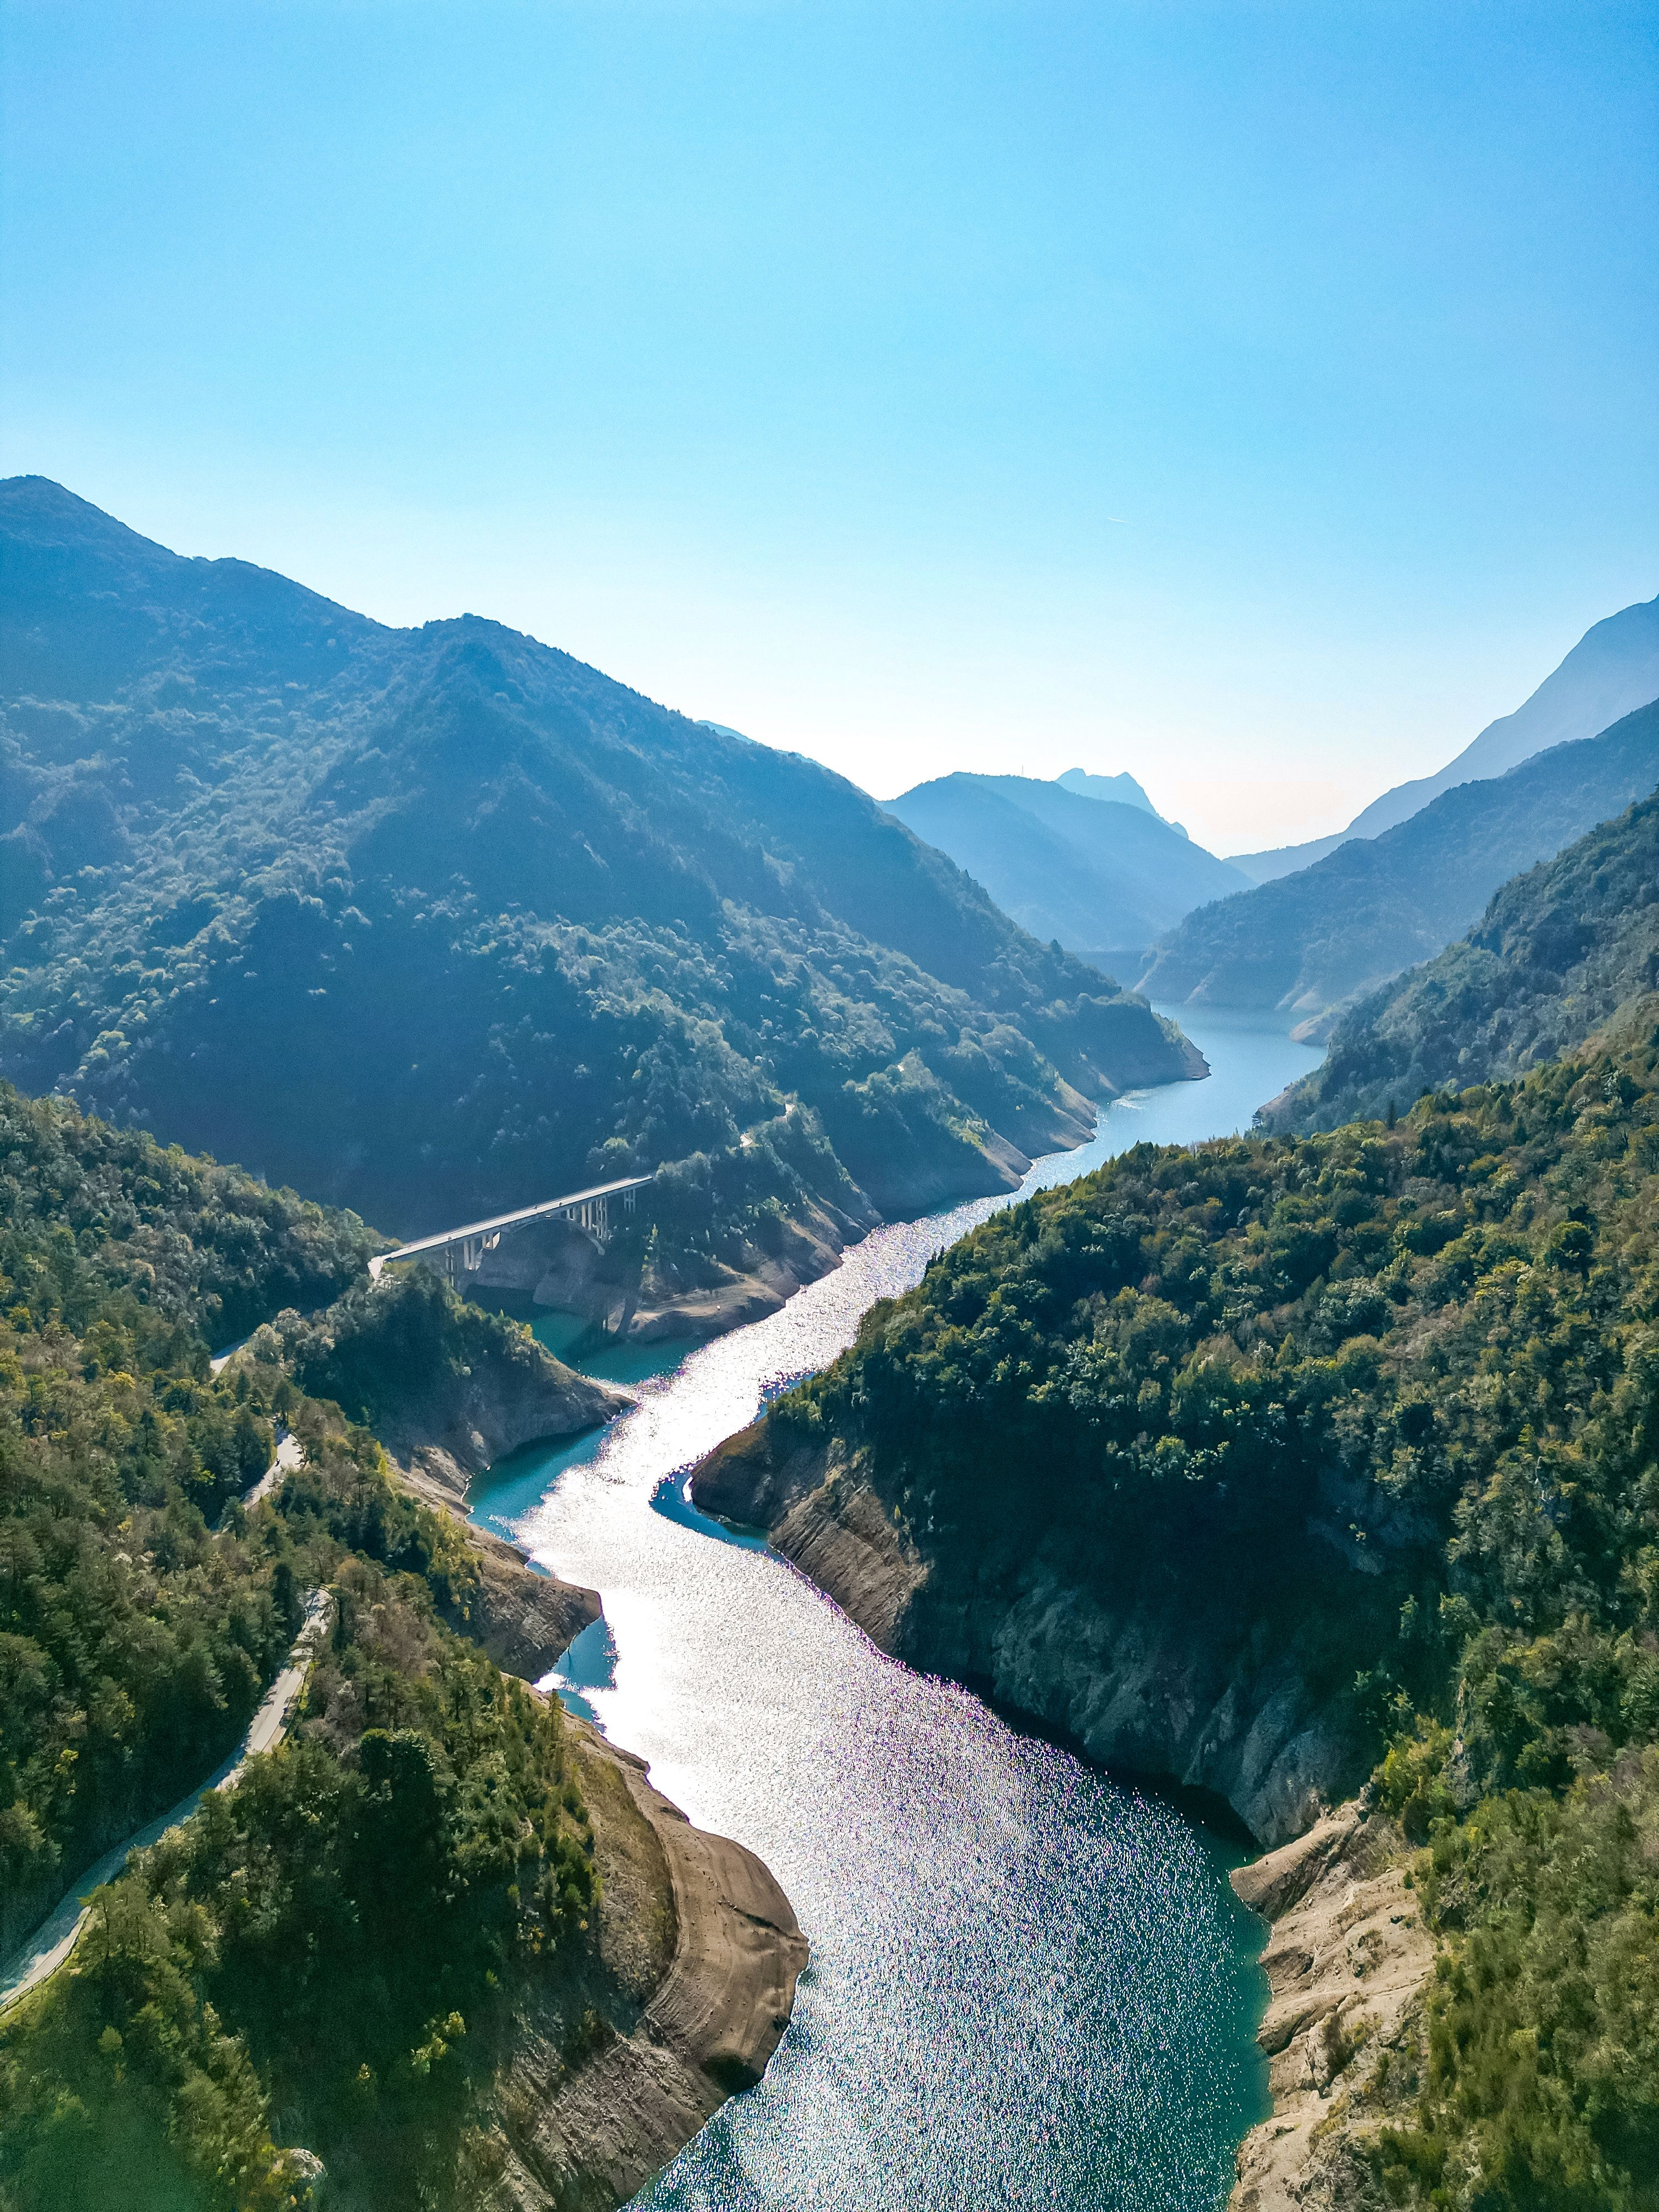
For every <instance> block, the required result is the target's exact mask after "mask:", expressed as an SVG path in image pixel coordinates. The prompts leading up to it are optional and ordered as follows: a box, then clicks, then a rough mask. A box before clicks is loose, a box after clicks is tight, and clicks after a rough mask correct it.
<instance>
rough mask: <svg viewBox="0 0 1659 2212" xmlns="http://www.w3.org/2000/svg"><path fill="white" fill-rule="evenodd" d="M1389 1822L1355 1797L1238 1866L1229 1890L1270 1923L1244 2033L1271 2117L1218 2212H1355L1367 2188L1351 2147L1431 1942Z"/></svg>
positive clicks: (1403, 2030) (1397, 2049)
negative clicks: (1252, 2044) (1262, 1976)
mask: <svg viewBox="0 0 1659 2212" xmlns="http://www.w3.org/2000/svg"><path fill="white" fill-rule="evenodd" d="M1408 1857H1410V1852H1409V1850H1408V1847H1407V1844H1406V1841H1405V1838H1403V1837H1402V1836H1401V1833H1400V1832H1399V1830H1398V1829H1397V1828H1395V1826H1393V1824H1392V1823H1391V1822H1389V1821H1388V1820H1384V1819H1383V1818H1382V1817H1381V1815H1380V1814H1371V1815H1370V1817H1369V1818H1367V1817H1366V1814H1365V1813H1364V1810H1363V1809H1362V1808H1361V1807H1360V1805H1358V1803H1355V1802H1350V1803H1348V1804H1346V1805H1343V1806H1340V1808H1338V1809H1337V1810H1336V1811H1335V1812H1334V1813H1332V1814H1328V1815H1327V1816H1326V1817H1325V1818H1324V1819H1322V1820H1318V1821H1316V1823H1315V1825H1314V1826H1312V1827H1311V1828H1310V1830H1309V1831H1308V1832H1307V1833H1306V1834H1305V1835H1304V1836H1301V1837H1298V1838H1297V1840H1296V1841H1295V1842H1294V1843H1291V1844H1285V1845H1283V1846H1281V1848H1280V1849H1279V1850H1275V1851H1269V1852H1268V1853H1267V1857H1265V1858H1261V1859H1257V1860H1256V1861H1255V1863H1253V1864H1252V1865H1249V1866H1244V1867H1240V1868H1238V1869H1237V1871H1236V1872H1235V1873H1234V1875H1233V1877H1232V1882H1233V1887H1234V1889H1235V1890H1236V1891H1237V1893H1238V1895H1239V1897H1240V1898H1241V1899H1243V1902H1244V1903H1245V1904H1246V1905H1249V1907H1250V1908H1251V1910H1252V1911H1255V1912H1259V1913H1261V1916H1262V1917H1263V1918H1264V1919H1266V1920H1267V1922H1268V1923H1270V1926H1271V1930H1272V1932H1271V1934H1270V1936H1269V1937H1268V1942H1267V1949H1266V1950H1265V1951H1264V1952H1263V1954H1262V1959H1261V1963H1262V1966H1264V1967H1265V1968H1266V1970H1267V1982H1268V1987H1269V1990H1270V1992H1271V1995H1270V1997H1269V2001H1268V2005H1267V2015H1266V2017H1265V2018H1264V2019H1263V2021H1262V2022H1261V2028H1260V2029H1259V2031H1258V2033H1257V2036H1256V2040H1257V2042H1258V2043H1259V2044H1260V2045H1261V2049H1262V2051H1263V2052H1264V2053H1265V2054H1266V2055H1267V2058H1268V2060H1269V2062H1270V2072H1269V2083H1270V2086H1271V2087H1272V2091H1273V2116H1272V2118H1269V2119H1267V2120H1264V2121H1263V2122H1262V2123H1261V2125H1260V2126H1259V2127H1255V2128H1253V2129H1252V2130H1250V2132H1249V2135H1248V2136H1246V2137H1245V2138H1244V2141H1243V2143H1242V2144H1241V2145H1240V2146H1239V2151H1238V2180H1237V2186H1236V2187H1235V2189H1234V2191H1233V2194H1232V2197H1231V2205H1230V2212H1361V2207H1362V2206H1364V2204H1366V2203H1368V2202H1369V2200H1370V2196H1371V2193H1372V2191H1373V2189H1374V2186H1375V2185H1374V2182H1373V2179H1372V2175H1371V2172H1370V2166H1369V2162H1368V2161H1366V2160H1363V2159H1362V2158H1361V2157H1360V2156H1359V2155H1358V2145H1359V2142H1360V2139H1361V2137H1362V2136H1363V2134H1364V2133H1365V2132H1367V2131H1368V2130H1369V2126H1370V2124H1372V2122H1373V2120H1374V2118H1375V2117H1376V2116H1375V2115H1374V2113H1373V2112H1371V2111H1370V2109H1368V2108H1369V2107H1370V2105H1371V2104H1372V2103H1373V2102H1374V2101H1375V2100H1376V2093H1377V2092H1378V2090H1379V2088H1380V2087H1381V2077H1382V2075H1383V2071H1384V2069H1383V2061H1384V2058H1385V2057H1388V2058H1389V2061H1390V2063H1392V2062H1393V2060H1394V2057H1395V2054H1404V2055H1407V2056H1409V2054H1410V2053H1411V2052H1412V2050H1413V2046H1414V2045H1415V2044H1416V2043H1417V2040H1418V2038H1419V2033H1420V2025H1421V2016H1422V2007H1423V1993H1424V1989H1425V1984H1426V1983H1427V1981H1428V1978H1429V1975H1430V1973H1431V1970H1432V1967H1433V1965H1434V1944H1433V1941H1432V1939H1431V1937H1430V1936H1429V1935H1428V1933H1427V1931H1426V1930H1425V1928H1424V1927H1423V1925H1422V1923H1421V1920H1420V1918H1419V1914H1418V1911H1417V1905H1416V1900H1415V1899H1414V1897H1413V1893H1412V1892H1411V1890H1410V1889H1408V1888H1407V1886H1406V1883H1407V1864H1406V1862H1407V1859H1408Z"/></svg>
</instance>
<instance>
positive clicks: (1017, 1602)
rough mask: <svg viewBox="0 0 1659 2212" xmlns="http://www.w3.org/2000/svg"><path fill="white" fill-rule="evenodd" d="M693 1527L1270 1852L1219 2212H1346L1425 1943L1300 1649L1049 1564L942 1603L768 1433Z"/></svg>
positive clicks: (1427, 1955)
mask: <svg viewBox="0 0 1659 2212" xmlns="http://www.w3.org/2000/svg"><path fill="white" fill-rule="evenodd" d="M691 1495H692V1497H693V1498H694V1499H695V1500H696V1504H698V1505H699V1506H701V1507H702V1510H704V1511H706V1512H710V1513H714V1514H718V1515H720V1516H721V1517H723V1518H725V1519H727V1520H731V1521H735V1522H742V1523H744V1524H746V1525H749V1526H751V1527H759V1528H765V1529H766V1530H767V1531H768V1533H769V1536H770V1539H771V1541H772V1542H773V1544H774V1545H775V1547H776V1548H777V1549H778V1550H779V1551H781V1552H782V1553H784V1554H785V1556H786V1557H787V1558H788V1559H792V1560H793V1561H794V1563H795V1564H796V1565H798V1566H799V1568H800V1569H801V1571H803V1572H804V1573H805V1574H806V1575H808V1576H809V1577H811V1579H812V1580H813V1581H814V1582H815V1583H817V1584H818V1586H819V1587H820V1588H821V1589H823V1590H824V1591H825V1592H826V1593H827V1594H828V1595H829V1596H831V1597H833V1598H834V1599H835V1600H836V1602H837V1603H838V1604H839V1605H840V1606H841V1607H842V1608H843V1610H844V1611H845V1612H847V1613H848V1614H849V1615H850V1617H851V1618H852V1619H853V1620H855V1621H856V1622H857V1623H858V1625H859V1626H860V1627H861V1628H863V1629H864V1631H865V1632H866V1634H867V1635H869V1636H870V1637H871V1638H872V1640H873V1641H874V1642H876V1643H877V1644H880V1645H881V1647H882V1648H883V1649H884V1650H887V1651H890V1652H892V1653H894V1654H895V1655H896V1656H898V1657H900V1658H902V1659H905V1660H907V1661H908V1662H910V1663H911V1664H912V1665H915V1666H918V1667H923V1668H927V1669H928V1670H929V1671H932V1672H939V1673H946V1674H952V1675H954V1676H955V1677H956V1678H957V1680H963V1681H966V1682H968V1683H969V1685H971V1686H975V1687H978V1688H981V1689H982V1688H986V1687H987V1686H988V1688H989V1689H990V1690H991V1691H992V1692H993V1693H994V1695H995V1697H996V1698H997V1699H998V1700H999V1702H1000V1703H1004V1704H1006V1705H1007V1706H1008V1707H1010V1708H1011V1709H1012V1710H1014V1711H1018V1712H1023V1713H1025V1714H1027V1715H1029V1716H1030V1717H1032V1718H1033V1719H1035V1720H1036V1721H1038V1722H1040V1723H1042V1724H1043V1725H1044V1726H1045V1727H1048V1728H1051V1729H1056V1730H1058V1731H1060V1732H1063V1734H1064V1735H1066V1737H1067V1738H1068V1739H1069V1740H1071V1741H1074V1742H1076V1743H1077V1744H1078V1745H1079V1747H1080V1748H1081V1749H1082V1750H1083V1751H1084V1752H1085V1753H1086V1754H1087V1755H1088V1756H1089V1757H1090V1758H1091V1759H1093V1760H1094V1761H1095V1762H1096V1763H1097V1765H1101V1766H1103V1767H1105V1768H1106V1769H1107V1770H1108V1771H1112V1770H1114V1769H1115V1770H1116V1771H1119V1772H1126V1773H1135V1774H1138V1775H1142V1776H1146V1777H1149V1778H1152V1777H1156V1778H1170V1779H1174V1780H1176V1781H1178V1782H1181V1783H1183V1784H1187V1785H1188V1786H1194V1785H1195V1786H1197V1787H1200V1788H1202V1789H1205V1790H1210V1791H1213V1792H1215V1793H1216V1794H1218V1795H1219V1796H1222V1797H1224V1798H1225V1799H1226V1801H1227V1802H1228V1803H1229V1804H1231V1807H1232V1808H1233V1809H1234V1810H1235V1811H1236V1812H1237V1814H1238V1815H1239V1817H1240V1818H1241V1819H1242V1820H1243V1821H1244V1823H1245V1825H1246V1826H1248V1827H1249V1829H1250V1830H1251V1832H1253V1833H1254V1834H1255V1835H1256V1836H1258V1837H1264V1836H1265V1838H1267V1840H1268V1841H1270V1842H1272V1843H1274V1844H1276V1845H1277V1848H1275V1849H1273V1850H1270V1851H1269V1852H1268V1853H1267V1855H1266V1856H1265V1857H1262V1858H1261V1859H1258V1860H1256V1861H1255V1863H1253V1864H1251V1865H1249V1866H1247V1867H1243V1868H1241V1869H1239V1870H1238V1871H1237V1873H1236V1874H1235V1875H1234V1876H1233V1886H1234V1887H1235V1889H1236V1890H1237V1893H1238V1895H1239V1896H1240V1898H1241V1899H1243V1901H1244V1902H1245V1903H1246V1904H1247V1905H1249V1906H1250V1907H1251V1908H1252V1909H1253V1910H1254V1911H1257V1912H1260V1913H1261V1915H1262V1916H1263V1917H1264V1918H1266V1919H1267V1921H1269V1922H1270V1923H1271V1924H1272V1933H1271V1935H1270V1936H1269V1939H1268V1942H1267V1948H1266V1950H1265V1952H1264V1954H1263V1959H1262V1964H1263V1966H1264V1967H1265V1968H1266V1971H1267V1977H1268V1981H1269V1985H1270V1988H1271V1991H1272V2000H1271V2002H1270V2005H1269V2008H1268V2010H1267V2016H1266V2018H1265V2020H1264V2021H1263V2022H1262V2025H1261V2033H1260V2037H1259V2041H1260V2043H1261V2048H1262V2051H1264V2053H1266V2054H1267V2056H1268V2057H1269V2058H1270V2060H1271V2062H1272V2063H1271V2076H1270V2078H1271V2086H1272V2089H1273V2106H1274V2109H1273V2118H1271V2119H1269V2120H1267V2121H1265V2122H1264V2123H1263V2124H1261V2126H1260V2127H1257V2128H1255V2129H1254V2130H1252V2131H1251V2133H1250V2134H1249V2136H1248V2137H1247V2138H1246V2140H1245V2142H1244V2143H1243V2146H1242V2147H1241V2148H1240V2151H1239V2154H1238V2176H1239V2179H1238V2184H1237V2190H1236V2191H1235V2193H1234V2196H1233V2198H1232V2203H1231V2212H1290V2208H1291V2207H1292V2206H1296V2207H1299V2208H1302V2212H1358V2208H1360V2207H1361V2206H1368V2205H1369V2204H1370V2196H1371V2192H1372V2191H1373V2188H1374V2184H1373V2181H1372V2179H1371V2167H1370V2164H1369V2162H1368V2161H1367V2160H1364V2158H1363V2157H1362V2156H1361V2155H1360V2153H1359V2148H1358V2146H1359V2143H1360V2142H1361V2140H1362V2139H1363V2136H1364V2134H1365V2133H1366V2132H1367V2131H1369V2130H1370V2129H1371V2128H1373V2127H1375V2126H1376V2124H1378V2115H1377V2112H1376V2110H1374V2109H1373V2107H1374V2106H1375V2104H1376V2098H1375V2095H1374V2089H1375V2087H1376V2084H1377V2083H1378V2082H1379V2081H1380V2080H1381V2079H1382V2078H1383V2075H1386V2072H1387V2069H1383V2075H1379V2064H1380V2062H1381V2061H1382V2059H1383V2054H1384V2053H1385V2052H1400V2051H1407V2052H1409V2051H1410V2050H1411V2049H1413V2048H1414V2045H1415V2042H1416V2039H1417V2038H1418V2035H1419V2023H1420V2015H1421V2004H1422V1994H1423V1989H1424V1984H1425V1980H1426V1978H1427V1977H1428V1974H1429V1972H1430V1970H1431V1966H1432V1963H1433V1945H1432V1942H1431V1940H1430V1938H1429V1936H1427V1935H1426V1933H1425V1931H1424V1929H1422V1927H1421V1925H1420V1924H1419V1918H1418V1915H1417V1911H1416V1908H1415V1905H1414V1902H1413V1897H1412V1894H1411V1892H1410V1891H1409V1890H1408V1889H1407V1887H1406V1861H1407V1858H1408V1857H1409V1851H1408V1848H1407V1844H1406V1843H1405V1841H1404V1838H1402V1837H1401V1835H1400V1833H1399V1832H1398V1831H1397V1830H1396V1829H1395V1828H1394V1827H1393V1826H1391V1825H1390V1824H1389V1822H1388V1821H1386V1820H1383V1818H1382V1817H1381V1816H1380V1815H1375V1814H1374V1815H1371V1816H1370V1817H1369V1818H1368V1817H1366V1816H1365V1814H1364V1813H1363V1811H1362V1809H1361V1807H1360V1805H1359V1804H1358V1802H1354V1801H1350V1802H1346V1803H1343V1804H1341V1805H1340V1806H1339V1807H1338V1808H1337V1809H1336V1810H1334V1811H1332V1810H1329V1809H1328V1806H1329V1802H1330V1799H1331V1797H1332V1796H1336V1795H1339V1794H1340V1790H1339V1788H1338V1786H1337V1785H1338V1784H1339V1782H1340V1779H1342V1778H1349V1780H1350V1786H1352V1753H1351V1749H1350V1747H1348V1746H1347V1745H1346V1743H1345V1742H1344V1741H1342V1740H1341V1739H1340V1736H1339V1735H1337V1734H1336V1733H1335V1732H1334V1730H1333V1729H1331V1728H1330V1727H1329V1725H1328V1723H1326V1722H1325V1721H1324V1720H1323V1719H1322V1715H1321V1711H1320V1704H1319V1698H1318V1694H1317V1692H1316V1687H1315V1686H1314V1681H1313V1679H1312V1669H1311V1668H1310V1667H1307V1666H1304V1663H1303V1658H1302V1655H1301V1653H1300V1652H1299V1650H1298V1649H1297V1644H1296V1641H1295V1639H1294V1637H1292V1638H1289V1639H1276V1638H1273V1637H1270V1636H1267V1635H1258V1636H1256V1637H1254V1638H1245V1639H1243V1641H1241V1640H1240V1639H1238V1638H1237V1637H1234V1636H1231V1635H1228V1634H1223V1635H1217V1634H1214V1633H1213V1632H1212V1631H1211V1629H1210V1627H1209V1626H1208V1625H1207V1624H1206V1618H1205V1615H1204V1613H1202V1611H1201V1610H1200V1609H1198V1608H1196V1607H1194V1605H1193V1604H1192V1603H1191V1602H1190V1601H1188V1602H1185V1603H1183V1604H1182V1605H1180V1606H1178V1607H1164V1605H1162V1604H1161V1603H1156V1602H1151V1601H1148V1602H1144V1603H1141V1604H1139V1605H1135V1606H1132V1607H1124V1608H1120V1609H1113V1608H1109V1607H1105V1606H1103V1605H1102V1604H1101V1603H1100V1602H1099V1601H1098V1600H1097V1599H1095V1598H1092V1597H1091V1596H1090V1595H1087V1594H1086V1593H1085V1592H1082V1591H1080V1590H1079V1589H1074V1588H1071V1587H1068V1585H1067V1583H1066V1579H1065V1576H1064V1571H1063V1566H1062V1565H1060V1563H1057V1562H1056V1563H1048V1564H1045V1563H1044V1562H1043V1561H1042V1560H1036V1561H1031V1562H1026V1563H1022V1564H1020V1565H1018V1566H1017V1567H1016V1568H1015V1569H1014V1570H1013V1571H1012V1572H1009V1571H1004V1572H1001V1573H996V1572H992V1571H987V1573H986V1574H985V1576H984V1577H983V1580H982V1581H981V1583H980V1584H979V1585H978V1586H976V1587H969V1588H960V1587H959V1588H956V1589H952V1588H951V1586H950V1585H949V1583H948V1582H947V1581H946V1579H945V1576H944V1574H943V1572H942V1571H941V1569H940V1568H939V1565H938V1563H936V1562H930V1561H929V1560H927V1559H926V1558H925V1557H924V1556H923V1555H922V1553H921V1552H920V1551H919V1550H918V1549H917V1547H915V1544H914V1543H913V1542H912V1541H911V1540H910V1538H909V1536H908V1534H907V1533H906V1532H905V1531H904V1530H903V1529H902V1528H899V1527H897V1526H896V1524H895V1523H894V1522H893V1520H892V1519H891V1517H890V1515H889V1514H888V1513H887V1511H886V1510H885V1509H884V1507H883V1505H882V1503H881V1501H880V1499H879V1498H878V1497H877V1496H876V1494H875V1492H874V1491H873V1490H872V1487H871V1486H870V1485H869V1484H868V1482H867V1481H866V1480H864V1479H863V1477H862V1474H861V1471H860V1455H859V1454H858V1452H857V1450H856V1449H850V1450H849V1449H848V1447H847V1446H846V1444H845V1443H842V1441H840V1440H837V1441H836V1442H834V1443H831V1444H830V1445H829V1446H828V1447H827V1448H822V1447H817V1446H814V1447H811V1448H804V1447H798V1448H796V1449H793V1450H788V1449H785V1448H784V1446H783V1445H782V1444H781V1443H779V1444H778V1445H777V1446H776V1448H775V1445H774V1432H773V1431H772V1430H771V1429H770V1427H769V1425H768V1423H767V1422H765V1421H764V1420H762V1421H758V1422H757V1423H755V1424H754V1425H753V1426H751V1427H750V1428H748V1429H745V1430H744V1431H741V1432H740V1433H739V1434H738V1435H737V1436H735V1437H729V1438H728V1439H727V1440H726V1443H723V1444H721V1445H720V1446H719V1447H718V1448H717V1449H715V1450H714V1452H712V1453H710V1455H708V1458H707V1459H705V1460H704V1461H703V1462H702V1465H701V1466H700V1467H698V1468H697V1469H696V1472H695V1473H694V1474H693V1476H692V1479H691Z"/></svg>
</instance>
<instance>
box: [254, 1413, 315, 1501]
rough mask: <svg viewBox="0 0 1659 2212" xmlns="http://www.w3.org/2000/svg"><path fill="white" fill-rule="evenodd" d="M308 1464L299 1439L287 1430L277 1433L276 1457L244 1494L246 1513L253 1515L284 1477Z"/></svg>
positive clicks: (303, 1447) (279, 1430)
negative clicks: (261, 1500)
mask: <svg viewBox="0 0 1659 2212" xmlns="http://www.w3.org/2000/svg"><path fill="white" fill-rule="evenodd" d="M305 1463H306V1455H305V1446H304V1445H303V1444H302V1443H301V1442H300V1439H299V1438H298V1437H291V1436H290V1435H289V1432H288V1431H287V1430H286V1429H278V1430H277V1431H276V1458H275V1459H274V1460H272V1462H270V1466H269V1467H268V1468H266V1469H265V1471H264V1474H262V1475H261V1476H260V1477H259V1480H258V1482H256V1483H255V1484H254V1486H253V1487H252V1490H248V1491H244V1492H243V1493H242V1505H243V1509H244V1510H245V1511H246V1512H249V1513H251V1512H252V1510H253V1509H254V1507H255V1506H256V1505H257V1504H258V1503H259V1500H260V1499H261V1498H269V1497H270V1493H271V1492H272V1491H273V1490H275V1489H276V1487H277V1486H278V1484H279V1483H280V1482H281V1481H282V1480H283V1477H284V1475H289V1474H293V1472H294V1470H295V1468H299V1467H303V1466H304V1465H305Z"/></svg>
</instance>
